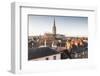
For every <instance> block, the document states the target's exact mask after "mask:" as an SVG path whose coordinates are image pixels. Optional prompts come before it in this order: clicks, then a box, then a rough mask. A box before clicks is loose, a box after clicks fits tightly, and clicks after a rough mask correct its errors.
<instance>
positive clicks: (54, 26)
mask: <svg viewBox="0 0 100 76" xmlns="http://www.w3.org/2000/svg"><path fill="white" fill-rule="evenodd" d="M52 33H53V35H54V36H55V37H56V25H55V18H54V24H53V28H52Z"/></svg>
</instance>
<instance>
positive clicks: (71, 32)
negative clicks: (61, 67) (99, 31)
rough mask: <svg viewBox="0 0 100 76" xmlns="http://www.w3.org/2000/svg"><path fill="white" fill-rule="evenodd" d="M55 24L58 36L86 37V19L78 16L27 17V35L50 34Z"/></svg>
mask: <svg viewBox="0 0 100 76" xmlns="http://www.w3.org/2000/svg"><path fill="white" fill-rule="evenodd" d="M54 18H55V24H56V29H57V33H58V34H64V35H66V36H88V18H87V17H78V16H38V15H37V16H36V15H29V35H43V34H44V33H46V32H48V33H52V27H53V23H54Z"/></svg>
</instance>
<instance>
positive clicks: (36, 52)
mask: <svg viewBox="0 0 100 76" xmlns="http://www.w3.org/2000/svg"><path fill="white" fill-rule="evenodd" d="M58 53H59V52H57V51H56V50H54V49H51V48H49V47H41V48H28V60H31V59H35V58H40V57H45V56H49V55H53V54H58Z"/></svg>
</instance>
